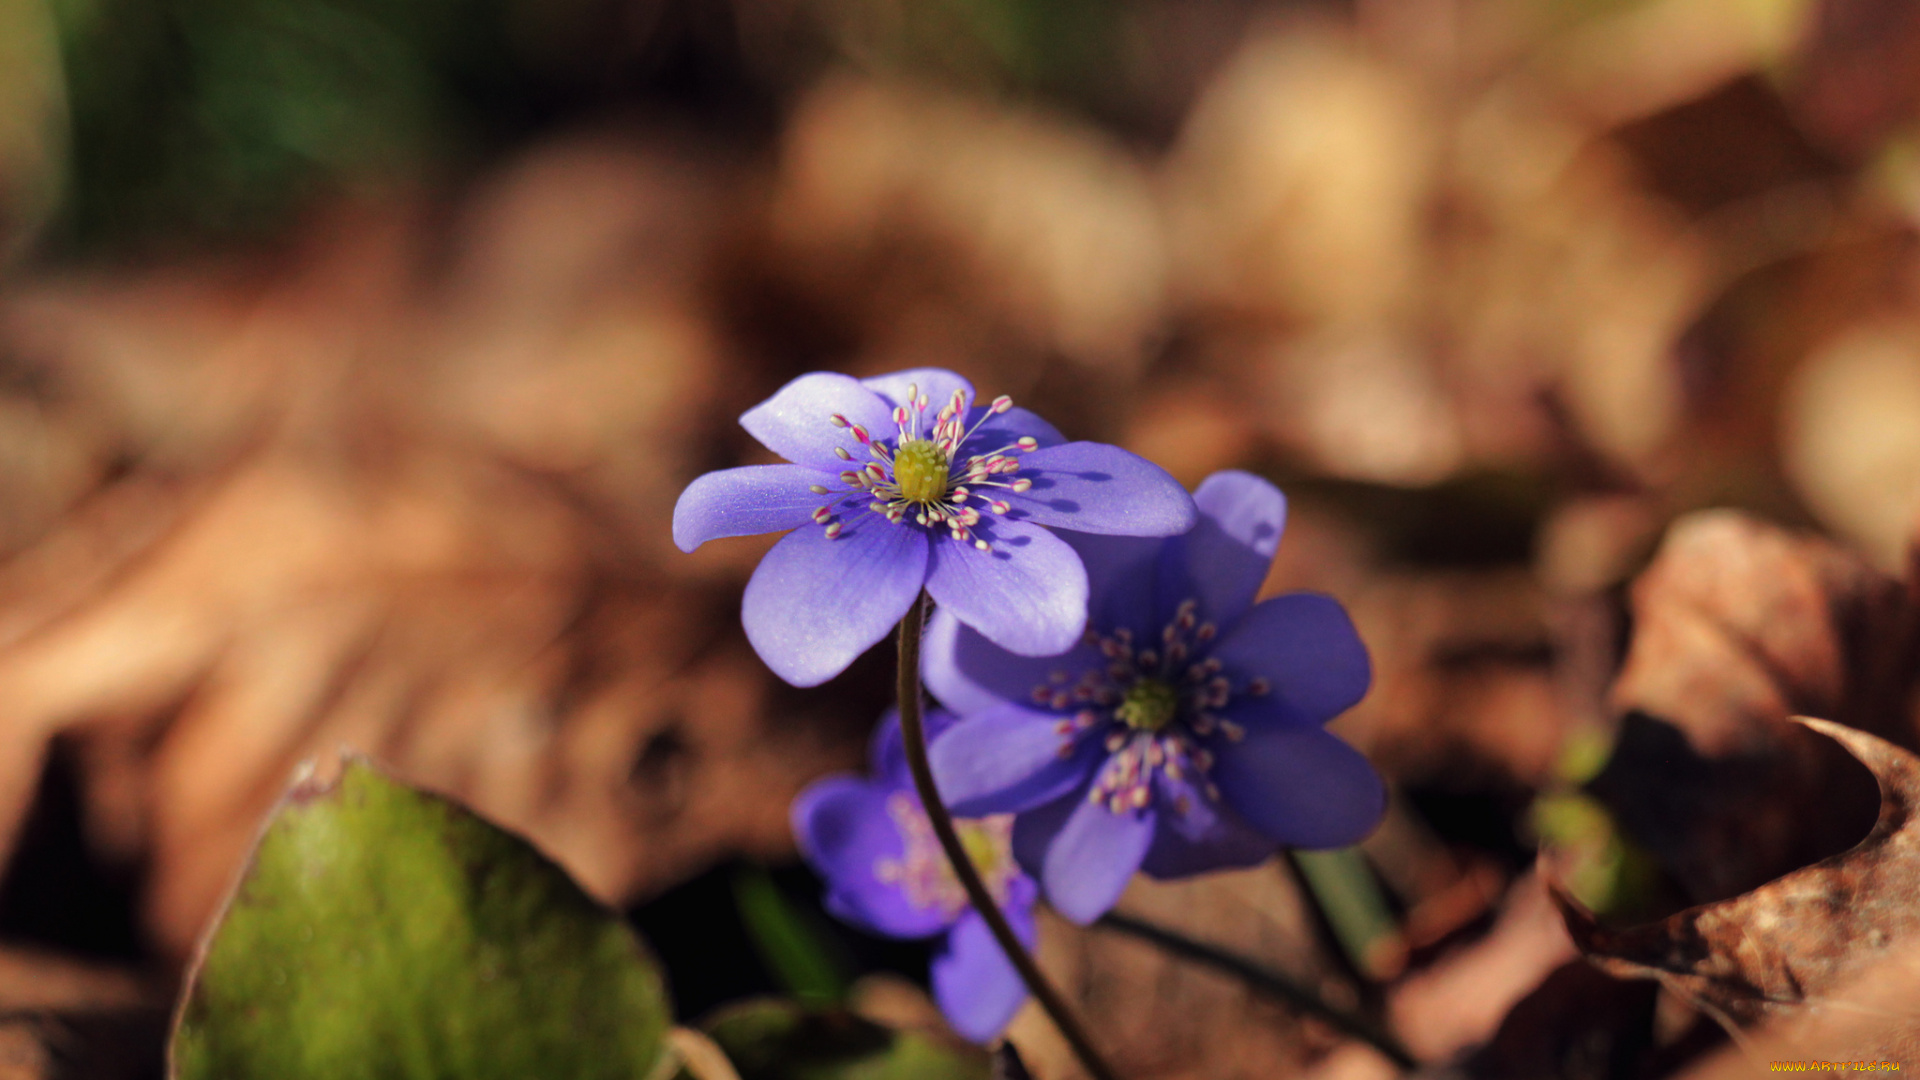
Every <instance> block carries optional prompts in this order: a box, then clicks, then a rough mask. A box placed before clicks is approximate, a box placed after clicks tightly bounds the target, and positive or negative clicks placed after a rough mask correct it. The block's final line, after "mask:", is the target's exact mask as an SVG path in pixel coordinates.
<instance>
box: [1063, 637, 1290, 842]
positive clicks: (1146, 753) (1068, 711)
mask: <svg viewBox="0 0 1920 1080" xmlns="http://www.w3.org/2000/svg"><path fill="white" fill-rule="evenodd" d="M1199 608H1200V604H1199V601H1197V600H1191V599H1190V600H1185V601H1182V602H1181V604H1180V606H1179V607H1178V608H1176V609H1175V610H1174V613H1173V618H1172V619H1171V620H1169V621H1168V622H1167V624H1166V625H1165V626H1163V627H1161V628H1160V633H1159V634H1158V635H1155V637H1156V638H1157V640H1154V639H1148V640H1145V641H1136V640H1134V636H1133V632H1132V631H1131V630H1128V629H1126V628H1125V627H1120V628H1117V629H1115V630H1114V631H1113V632H1112V633H1110V634H1105V635H1103V634H1101V633H1100V632H1099V631H1097V630H1091V629H1090V630H1088V631H1087V643H1088V644H1090V645H1094V646H1096V647H1098V648H1099V650H1100V654H1101V656H1102V657H1103V658H1104V659H1105V661H1106V663H1105V664H1104V666H1101V667H1095V668H1089V669H1087V670H1086V671H1083V672H1081V673H1080V677H1079V678H1078V679H1076V678H1074V675H1073V673H1072V672H1070V671H1066V670H1064V669H1063V670H1058V671H1054V672H1051V673H1049V675H1048V676H1047V681H1046V682H1043V683H1039V684H1037V685H1035V686H1034V688H1033V703H1034V704H1035V705H1037V706H1039V707H1041V708H1043V709H1050V710H1052V711H1053V712H1054V713H1055V714H1056V715H1059V716H1060V719H1059V721H1057V722H1056V723H1055V724H1054V733H1055V734H1057V735H1059V736H1060V739H1061V742H1060V756H1061V757H1063V758H1065V757H1072V756H1073V755H1074V754H1075V753H1076V752H1077V751H1078V748H1079V746H1080V745H1081V740H1082V739H1083V738H1084V737H1086V736H1088V735H1089V734H1090V733H1092V734H1093V735H1094V737H1097V738H1099V739H1101V740H1102V741H1103V743H1104V745H1105V747H1106V751H1107V761H1106V764H1104V765H1102V766H1101V767H1100V769H1099V772H1098V773H1097V774H1096V775H1095V778H1094V782H1093V784H1092V785H1091V786H1090V787H1089V788H1088V790H1087V801H1088V802H1092V803H1100V804H1105V805H1106V807H1107V808H1108V809H1110V810H1112V811H1113V812H1114V813H1116V814H1120V813H1129V812H1132V811H1135V810H1141V809H1144V808H1145V807H1146V806H1147V805H1148V804H1149V803H1151V802H1152V801H1153V800H1154V798H1155V795H1154V791H1155V786H1154V785H1155V778H1156V777H1165V778H1166V779H1167V780H1168V781H1171V782H1172V785H1173V790H1172V809H1173V811H1174V812H1175V813H1178V814H1186V813H1187V812H1188V811H1189V810H1190V809H1191V808H1192V803H1191V799H1192V795H1191V794H1190V793H1191V792H1198V794H1199V795H1200V796H1202V797H1204V798H1207V799H1218V798H1219V791H1218V789H1217V788H1216V787H1215V786H1214V784H1213V782H1212V780H1211V779H1210V778H1209V776H1208V774H1209V772H1210V771H1211V770H1212V768H1213V749H1211V747H1217V746H1218V745H1219V743H1218V742H1217V740H1216V736H1217V737H1218V739H1224V740H1225V741H1226V742H1227V743H1237V742H1239V741H1240V740H1242V739H1244V738H1246V735H1247V732H1246V729H1245V728H1242V727H1241V726H1240V725H1239V724H1238V723H1235V722H1234V721H1233V720H1232V719H1231V718H1229V717H1227V716H1225V715H1222V713H1223V710H1225V709H1226V708H1227V706H1228V705H1230V704H1232V702H1233V699H1234V697H1235V695H1245V696H1247V697H1260V696H1262V695H1264V694H1266V693H1269V692H1270V691H1271V689H1272V688H1271V687H1269V686H1268V685H1267V681H1266V680H1265V679H1262V678H1252V679H1248V680H1246V681H1244V682H1242V683H1240V684H1238V685H1235V683H1234V681H1233V680H1232V679H1230V678H1228V677H1227V675H1226V674H1225V673H1224V668H1225V666H1224V665H1223V664H1222V663H1221V662H1220V661H1219V659H1217V658H1215V657H1211V656H1208V655H1207V653H1209V652H1211V651H1212V649H1213V643H1214V642H1215V640H1217V639H1218V638H1219V636H1220V628H1219V627H1217V626H1215V625H1214V624H1212V623H1210V622H1202V621H1201V620H1200V617H1199V614H1200V613H1199Z"/></svg>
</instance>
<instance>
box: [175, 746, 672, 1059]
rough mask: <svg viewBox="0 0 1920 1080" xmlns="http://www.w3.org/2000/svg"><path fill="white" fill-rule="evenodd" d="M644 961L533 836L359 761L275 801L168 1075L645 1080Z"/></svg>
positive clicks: (648, 972)
mask: <svg viewBox="0 0 1920 1080" xmlns="http://www.w3.org/2000/svg"><path fill="white" fill-rule="evenodd" d="M670 1008H671V1007H670V1005H669V1003H668V1000H667V993H666V987H665V984H664V982H663V981H662V979H661V976H660V974H659V971H658V969H657V968H656V966H655V964H654V961H653V958H652V957H651V956H650V955H649V953H648V951H647V949H646V947H645V946H644V945H643V944H641V942H640V941H639V940H638V939H637V938H636V937H635V936H634V934H633V932H632V931H631V930H629V929H628V928H627V926H626V925H625V924H624V923H622V922H621V921H620V920H619V919H618V918H616V917H615V916H614V915H613V914H612V913H610V912H608V911H606V910H605V909H603V908H602V907H600V906H599V905H598V904H596V903H595V902H594V901H593V900H592V899H591V898H589V897H588V896H587V895H586V894H585V893H584V892H582V891H581V890H580V888H579V886H577V885H575V884H574V883H573V881H572V880H571V879H570V878H568V877H567V875H566V873H565V872H564V871H562V870H561V869H560V868H559V867H557V866H555V865H554V864H553V863H552V862H550V861H549V860H548V859H547V858H545V857H544V856H542V855H541V854H540V853H539V852H538V851H536V850H534V848H533V847H532V846H531V845H529V844H528V843H527V842H526V841H525V840H522V839H520V838H519V837H517V836H514V835H512V834H510V833H507V832H505V831H503V830H501V829H499V828H496V827H495V826H493V825H490V824H488V823H487V822H485V821H482V820H481V819H479V818H478V817H475V816H474V815H473V814H471V813H469V812H468V811H466V810H464V809H462V808H460V807H458V806H456V805H454V804H452V803H450V802H447V801H446V800H444V799H439V798H436V797H434V796H431V795H427V794H424V793H422V792H419V791H415V790H413V789H411V788H408V787H406V786H404V785H401V784H399V783H396V782H394V781H393V780H390V779H388V778H387V777H385V776H383V775H382V774H380V773H379V772H377V771H375V770H374V769H373V768H372V767H370V766H368V765H367V764H365V763H363V762H353V763H350V764H349V765H348V766H347V768H346V770H345V772H344V774H343V775H342V776H341V778H340V780H339V781H338V783H336V784H335V785H333V786H331V787H325V786H321V785H316V784H302V785H300V786H298V787H296V788H295V790H294V791H293V792H292V793H291V794H290V795H289V796H288V797H287V799H286V800H285V801H284V802H283V803H282V804H281V806H280V809H279V811H278V813H277V814H276V815H275V817H274V818H273V820H272V822H271V823H270V824H269V825H268V827H267V830H266V833H265V834H264V835H263V836H262V837H261V839H260V843H259V846H258V847H257V848H256V849H255V850H254V854H253V860H252V863H251V864H250V865H249V866H248V868H247V871H246V875H245V876H244V877H243V878H242V879H241V882H240V885H239V888H238V890H237V891H236V893H235V894H234V896H233V898H232V899H231V900H230V901H229V904H228V907H227V910H226V912H225V913H224V914H223V915H222V917H221V920H220V922H219V924H218V926H217V928H216V929H215V931H214V933H213V936H212V938H211V940H210V941H209V942H208V943H207V945H206V947H205V948H204V950H203V954H202V958H201V960H200V962H199V964H198V966H197V968H196V969H195V971H194V972H193V974H192V976H191V981H190V983H189V986H188V990H187V999H186V1003H185V1006H184V1007H183V1009H182V1011H181V1015H180V1021H179V1025H178V1027H177V1028H176V1029H175V1032H174V1037H173V1045H172V1048H171V1052H170V1057H171V1060H172V1064H173V1068H172V1075H173V1076H174V1077H175V1078H177V1080H203V1078H204V1080H216V1078H217V1080H250V1078H254V1077H260V1078H269V1077H271V1078H273V1080H308V1078H311V1080H355V1078H363V1077H364V1078H368V1080H372V1078H379V1080H410V1078H414V1077H419V1078H422V1080H426V1078H433V1080H483V1078H491V1077H500V1078H503V1080H504V1078H509V1077H511V1078H513V1080H525V1078H527V1077H532V1076H538V1077H543V1078H551V1080H572V1078H581V1080H586V1078H599V1077H606V1078H609V1080H612V1078H615V1077H618V1078H621V1080H641V1078H644V1077H646V1076H647V1075H648V1073H649V1070H650V1069H652V1068H653V1067H654V1066H655V1064H656V1063H657V1061H658V1059H659V1058H660V1055H661V1052H662V1046H663V1042H664V1038H665V1034H666V1031H667V1027H668V1024H669V1023H670V1016H669V1013H670Z"/></svg>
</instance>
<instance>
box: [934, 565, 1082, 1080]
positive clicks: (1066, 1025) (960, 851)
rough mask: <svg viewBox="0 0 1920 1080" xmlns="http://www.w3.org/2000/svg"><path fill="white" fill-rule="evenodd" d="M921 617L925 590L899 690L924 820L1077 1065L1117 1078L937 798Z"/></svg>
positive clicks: (956, 875) (954, 872)
mask: <svg viewBox="0 0 1920 1080" xmlns="http://www.w3.org/2000/svg"><path fill="white" fill-rule="evenodd" d="M926 618H927V594H926V593H924V592H923V593H921V594H920V597H919V599H917V600H915V601H914V602H913V606H912V607H911V608H908V609H907V617H906V618H904V619H902V620H900V679H899V692H900V741H901V742H902V743H904V744H905V745H906V751H907V767H908V769H909V770H911V771H912V773H913V786H914V789H915V790H916V791H918V792H919V794H920V804H921V806H923V807H924V808H925V809H926V812H927V821H928V822H930V823H931V824H932V825H933V834H934V835H935V836H937V837H939V838H940V848H941V850H942V851H945V852H946V853H947V863H948V865H950V866H951V867H953V876H954V877H956V878H959V879H960V884H961V885H962V886H963V887H964V888H965V889H966V890H967V899H968V900H970V901H971V902H972V903H973V909H974V910H975V911H977V912H979V913H980V917H981V918H982V919H984V920H986V923H987V928H988V929H990V930H992V931H993V938H994V940H995V941H998V942H999V943H1000V948H1001V949H1003V950H1005V951H1006V954H1007V959H1008V960H1009V961H1011V962H1012V963H1013V967H1014V970H1015V971H1018V972H1019V973H1020V981H1021V982H1024V983H1026V984H1027V992H1028V993H1030V994H1032V995H1033V998H1034V1000H1035V1001H1038V1002H1039V1003H1040V1007H1041V1008H1043V1009H1045V1010H1046V1011H1047V1015H1048V1016H1049V1017H1052V1018H1053V1023H1054V1026H1055V1027H1057V1028H1059V1029H1060V1034H1062V1035H1064V1036H1066V1039H1067V1043H1068V1044H1069V1045H1071V1046H1072V1047H1073V1052H1074V1055H1075V1056H1076V1057H1078V1058H1079V1059H1080V1064H1081V1065H1082V1066H1084V1067H1085V1068H1086V1070H1087V1072H1089V1073H1091V1074H1092V1075H1093V1077H1094V1080H1119V1078H1118V1076H1117V1075H1116V1074H1115V1073H1114V1071H1113V1069H1112V1068H1111V1067H1109V1066H1108V1065H1107V1063H1106V1061H1105V1060H1103V1059H1102V1058H1101V1057H1100V1054H1099V1052H1098V1051H1096V1050H1095V1049H1094V1048H1093V1043H1092V1041H1091V1040H1089V1039H1088V1038H1087V1033H1086V1031H1085V1029H1083V1028H1082V1027H1081V1026H1080V1021H1079V1020H1078V1019H1077V1018H1076V1017H1075V1016H1074V1015H1073V1010H1072V1009H1070V1008H1068V1006H1067V1003H1066V1000H1065V999H1063V998H1062V997H1061V996H1060V994H1059V992H1058V991H1056V990H1054V988H1053V984H1052V983H1049V982H1048V981H1047V977H1046V976H1045V975H1043V974H1041V973H1040V965H1039V964H1036V963H1034V960H1033V956H1032V954H1030V953H1028V952H1027V949H1026V946H1024V945H1022V944H1020V939H1019V938H1018V937H1015V936H1014V933H1013V927H1011V926H1009V925H1008V924H1007V917H1006V916H1005V915H1003V914H1001V912H1000V905H998V904H996V903H994V900H993V894H992V893H989V892H988V891H987V886H986V884H985V883H984V882H982V881H981V880H980V874H979V871H977V870H976V869H974V865H973V860H972V859H970V858H968V857H967V851H966V848H964V847H962V846H961V844H960V834H959V833H957V832H955V831H954V828H953V816H952V815H950V814H948V813H947V807H946V804H945V803H943V802H941V801H940V791H939V789H938V788H936V787H935V786H934V784H933V766H932V765H930V764H929V763H928V761H927V736H926V727H925V725H923V724H922V723H921V721H920V631H921V629H922V627H923V626H924V625H925V623H926Z"/></svg>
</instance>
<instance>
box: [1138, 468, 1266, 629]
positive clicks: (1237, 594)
mask: <svg viewBox="0 0 1920 1080" xmlns="http://www.w3.org/2000/svg"><path fill="white" fill-rule="evenodd" d="M1193 502H1194V506H1195V507H1197V508H1198V509H1199V511H1200V520H1199V521H1197V522H1195V524H1194V526H1193V531H1192V532H1189V533H1187V534H1185V535H1184V536H1176V537H1173V538H1171V539H1169V540H1168V541H1167V542H1166V544H1167V546H1166V553H1165V555H1164V556H1163V558H1164V560H1165V561H1164V562H1162V564H1161V566H1160V573H1159V587H1160V598H1159V599H1160V609H1161V610H1162V611H1164V612H1172V611H1173V610H1174V609H1175V608H1177V607H1178V606H1179V605H1180V603H1181V601H1183V600H1186V599H1187V598H1189V597H1191V598H1193V599H1195V600H1197V601H1199V606H1200V610H1199V617H1200V619H1201V621H1203V622H1211V623H1213V624H1214V625H1215V626H1219V627H1227V626H1231V625H1233V622H1234V620H1236V619H1238V618H1240V616H1242V615H1244V614H1245V613H1246V611H1247V608H1248V607H1250V606H1252V604H1253V598H1254V596H1255V595H1257V594H1258V593H1259V592H1260V584H1261V582H1263V581H1265V580H1266V579H1267V569H1268V568H1269V567H1270V566H1272V565H1273V553H1274V551H1275V550H1276V549H1277V548H1279V546H1280V531H1281V530H1282V529H1283V528H1285V526H1286V522H1287V498H1286V496H1284V495H1282V494H1281V493H1280V489H1279V488H1277V487H1274V486H1273V485H1272V484H1270V483H1268V482H1267V481H1265V480H1262V479H1261V478H1259V477H1257V476H1255V475H1253V474H1252V473H1245V472H1239V471H1237V470H1228V471H1226V472H1217V473H1214V474H1213V475H1212V476H1209V477H1207V478H1206V480H1205V481H1204V482H1202V483H1201V485H1200V487H1199V489H1198V490H1196V491H1195V492H1194V493H1193Z"/></svg>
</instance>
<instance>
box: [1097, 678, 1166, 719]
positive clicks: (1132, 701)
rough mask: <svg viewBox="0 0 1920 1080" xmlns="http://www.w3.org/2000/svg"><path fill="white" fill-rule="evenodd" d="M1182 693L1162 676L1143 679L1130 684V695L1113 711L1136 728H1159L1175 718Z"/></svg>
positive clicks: (1128, 689)
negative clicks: (1162, 680) (1163, 679)
mask: <svg viewBox="0 0 1920 1080" xmlns="http://www.w3.org/2000/svg"><path fill="white" fill-rule="evenodd" d="M1179 710H1180V697H1179V695H1178V694H1176V693H1174V690H1173V687H1171V686H1168V685H1167V684H1166V683H1164V682H1161V681H1160V680H1159V679H1141V680H1140V681H1139V682H1136V683H1134V684H1133V685H1132V686H1131V687H1128V688H1127V696H1126V697H1125V698H1124V699H1123V700H1122V701H1121V702H1120V707H1119V708H1117V709H1115V710H1113V715H1115V716H1117V717H1119V718H1120V720H1121V722H1123V723H1125V724H1126V725H1127V726H1128V727H1130V728H1132V729H1134V730H1135V731H1159V730H1160V729H1161V728H1164V727H1166V726H1167V725H1168V724H1170V723H1172V722H1173V717H1174V714H1176V713H1177V712H1179Z"/></svg>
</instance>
